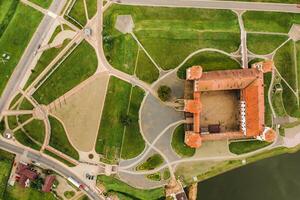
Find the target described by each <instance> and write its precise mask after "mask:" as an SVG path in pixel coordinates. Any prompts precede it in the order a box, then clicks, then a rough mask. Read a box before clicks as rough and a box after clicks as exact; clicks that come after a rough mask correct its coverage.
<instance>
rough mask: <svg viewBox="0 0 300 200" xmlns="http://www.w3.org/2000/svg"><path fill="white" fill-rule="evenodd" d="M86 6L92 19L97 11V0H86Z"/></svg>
mask: <svg viewBox="0 0 300 200" xmlns="http://www.w3.org/2000/svg"><path fill="white" fill-rule="evenodd" d="M86 6H87V11H88V15H89V19H91V18H92V17H94V15H95V14H96V12H97V0H86Z"/></svg>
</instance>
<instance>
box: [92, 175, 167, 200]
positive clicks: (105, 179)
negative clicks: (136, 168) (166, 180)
mask: <svg viewBox="0 0 300 200" xmlns="http://www.w3.org/2000/svg"><path fill="white" fill-rule="evenodd" d="M97 183H98V184H99V183H101V184H102V185H104V187H105V188H106V191H107V192H120V193H122V194H126V195H128V196H130V197H132V198H133V199H141V200H157V199H160V198H163V197H164V196H165V193H164V188H162V187H161V188H156V189H150V190H141V189H137V188H134V187H131V186H130V185H128V184H126V183H124V182H122V181H120V180H118V179H116V178H114V177H111V176H104V175H100V176H98V177H97Z"/></svg>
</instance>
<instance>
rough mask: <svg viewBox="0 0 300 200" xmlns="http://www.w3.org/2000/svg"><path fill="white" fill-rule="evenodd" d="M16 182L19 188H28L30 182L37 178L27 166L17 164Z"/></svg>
mask: <svg viewBox="0 0 300 200" xmlns="http://www.w3.org/2000/svg"><path fill="white" fill-rule="evenodd" d="M16 174H17V176H16V181H17V182H18V183H19V184H20V186H21V187H23V188H25V187H29V185H30V181H33V180H35V179H37V178H38V174H37V173H36V172H34V171H32V170H30V169H29V167H28V165H26V164H23V163H19V164H18V166H17V169H16Z"/></svg>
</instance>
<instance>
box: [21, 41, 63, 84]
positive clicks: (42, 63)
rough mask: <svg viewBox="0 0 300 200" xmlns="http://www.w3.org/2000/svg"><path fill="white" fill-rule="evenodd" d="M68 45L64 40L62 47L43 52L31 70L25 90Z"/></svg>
mask: <svg viewBox="0 0 300 200" xmlns="http://www.w3.org/2000/svg"><path fill="white" fill-rule="evenodd" d="M68 43H69V40H65V41H64V43H63V45H62V46H61V47H59V48H51V49H48V50H46V51H44V52H43V54H42V55H41V57H40V59H39V60H38V62H37V64H36V66H35V67H34V69H33V70H31V74H30V76H29V79H28V80H27V82H26V85H25V88H27V87H28V86H29V85H30V84H31V83H32V82H33V81H34V80H35V79H36V78H37V77H38V76H39V75H40V74H41V73H42V72H43V70H44V69H45V68H46V67H47V66H48V65H49V64H50V62H51V61H52V60H53V59H54V58H55V57H56V56H57V55H58V54H59V53H60V52H61V51H62V50H63V49H64V47H65V46H66V45H67V44H68Z"/></svg>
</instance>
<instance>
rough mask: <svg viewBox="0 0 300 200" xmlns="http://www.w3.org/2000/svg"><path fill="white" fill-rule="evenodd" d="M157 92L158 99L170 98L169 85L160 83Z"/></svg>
mask: <svg viewBox="0 0 300 200" xmlns="http://www.w3.org/2000/svg"><path fill="white" fill-rule="evenodd" d="M157 93H158V97H159V98H160V100H162V101H168V100H170V98H171V94H172V90H171V88H170V87H169V86H166V85H161V86H160V87H159V88H158V90H157Z"/></svg>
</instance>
